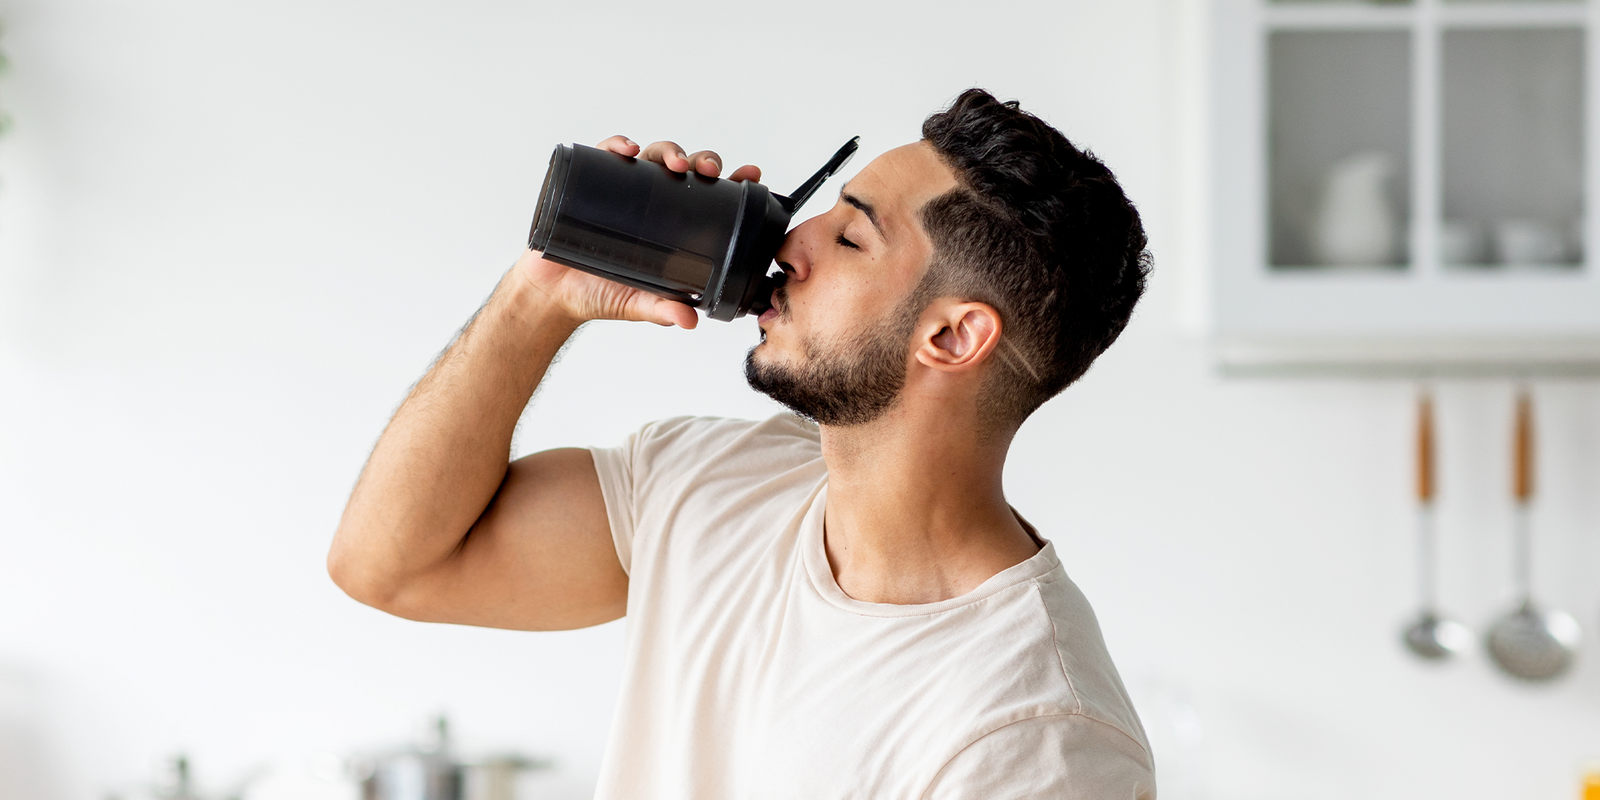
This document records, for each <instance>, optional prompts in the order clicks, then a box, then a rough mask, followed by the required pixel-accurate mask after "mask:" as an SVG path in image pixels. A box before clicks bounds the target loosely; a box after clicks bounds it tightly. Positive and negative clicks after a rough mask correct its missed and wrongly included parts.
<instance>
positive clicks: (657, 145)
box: [639, 142, 689, 172]
mask: <svg viewBox="0 0 1600 800" xmlns="http://www.w3.org/2000/svg"><path fill="white" fill-rule="evenodd" d="M639 157H640V158H644V159H647V160H649V161H654V162H656V163H657V164H662V165H664V166H666V168H667V169H670V170H672V171H673V172H688V171H689V157H688V156H686V155H684V154H683V148H682V147H679V146H678V143H677V142H652V143H650V145H648V146H647V147H645V149H644V150H642V151H641V152H640V153H639Z"/></svg>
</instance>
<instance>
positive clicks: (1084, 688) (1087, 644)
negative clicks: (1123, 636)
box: [1035, 566, 1148, 749]
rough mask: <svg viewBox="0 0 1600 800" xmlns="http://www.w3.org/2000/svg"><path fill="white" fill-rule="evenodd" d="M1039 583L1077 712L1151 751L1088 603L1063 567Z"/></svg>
mask: <svg viewBox="0 0 1600 800" xmlns="http://www.w3.org/2000/svg"><path fill="white" fill-rule="evenodd" d="M1035 585H1036V586H1037V587H1038V591H1039V595H1038V596H1039V601H1040V604H1041V605H1042V610H1043V612H1044V614H1045V615H1046V617H1047V618H1048V619H1049V620H1050V626H1051V629H1052V630H1051V632H1052V634H1053V636H1052V638H1053V641H1052V643H1051V644H1052V645H1053V648H1054V650H1055V655H1056V657H1057V659H1058V660H1059V665H1060V669H1061V672H1062V675H1063V676H1064V677H1065V678H1066V680H1067V683H1068V684H1069V685H1070V686H1071V689H1072V694H1073V702H1074V704H1075V706H1076V708H1074V709H1073V710H1074V711H1075V712H1076V713H1078V714H1081V715H1083V716H1085V717H1087V718H1089V719H1093V720H1096V721H1098V722H1101V723H1104V724H1106V725H1109V726H1111V727H1113V728H1116V729H1118V730H1120V731H1122V732H1123V733H1124V734H1126V735H1127V736H1129V737H1130V738H1132V739H1134V740H1135V741H1137V742H1139V743H1140V746H1142V747H1145V748H1146V749H1148V745H1147V744H1146V741H1145V735H1144V727H1143V726H1142V725H1141V724H1140V723H1139V716H1138V714H1137V713H1135V711H1134V709H1133V700H1132V698H1130V697H1129V696H1128V691H1127V689H1126V688H1125V687H1124V686H1123V684H1122V678H1121V676H1120V675H1119V674H1118V673H1117V668H1116V665H1115V664H1114V663H1112V661H1111V653H1110V652H1109V651H1108V650H1107V648H1106V643H1105V637H1104V636H1103V635H1102V634H1101V632H1100V622H1099V620H1098V619H1097V618H1096V617H1095V613H1094V609H1093V608H1092V607H1091V606H1090V605H1089V599H1088V598H1087V597H1084V595H1083V592H1082V591H1080V590H1079V589H1078V586H1077V584H1075V583H1073V582H1072V580H1071V579H1070V578H1068V577H1067V574H1066V571H1065V569H1064V568H1062V567H1059V566H1058V567H1057V568H1056V569H1054V570H1051V571H1050V572H1048V573H1046V574H1044V575H1042V576H1040V577H1039V578H1038V579H1037V580H1036V581H1035Z"/></svg>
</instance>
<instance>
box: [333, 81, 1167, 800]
mask: <svg viewBox="0 0 1600 800" xmlns="http://www.w3.org/2000/svg"><path fill="white" fill-rule="evenodd" d="M923 135H924V138H923V139H922V140H921V141H918V142H916V143H913V144H909V145H906V146H904V147H901V148H898V149H896V150H893V151H891V152H889V153H887V154H885V155H883V156H882V157H880V158H878V159H877V160H875V161H873V162H872V163H871V164H870V165H868V166H867V167H866V168H865V169H863V170H862V171H861V172H860V174H858V175H856V176H855V177H854V178H853V179H852V180H851V181H850V182H849V183H848V184H847V185H846V186H845V188H844V190H843V192H842V193H841V195H840V199H839V202H838V203H837V204H836V205H835V206H834V207H833V208H832V209H831V210H830V211H828V212H827V213H825V214H823V215H821V216H818V217H815V218H813V219H811V220H809V221H807V222H805V223H804V224H802V225H800V226H798V227H797V228H795V229H794V230H793V231H792V232H791V233H790V234H789V235H788V237H787V238H786V239H785V241H784V244H783V247H782V249H781V250H779V252H778V255H777V260H778V263H779V265H780V266H781V267H782V268H783V270H784V272H785V273H787V275H788V281H787V283H786V284H785V285H784V286H783V287H782V288H781V289H779V290H778V291H777V292H775V293H774V297H773V300H774V308H773V310H771V311H768V312H767V313H765V314H762V315H761V318H760V320H759V324H760V327H761V331H762V340H761V343H760V344H759V345H757V346H756V347H755V348H753V349H752V350H751V351H750V354H749V357H748V359H747V361H746V374H747V377H748V378H749V381H750V383H751V385H752V386H754V387H755V388H756V389H758V390H760V391H763V392H766V393H767V394H769V395H771V396H772V397H774V398H776V399H777V400H779V401H780V402H782V403H784V404H785V405H787V406H789V407H790V408H792V409H793V410H794V411H795V412H796V413H797V414H798V415H799V416H794V415H788V414H784V415H780V416H777V417H774V418H772V419H768V420H766V421H763V422H743V421H733V420H720V419H675V420H668V421H665V422H659V423H654V424H651V425H648V426H646V427H645V428H644V429H643V430H641V431H640V432H638V433H637V434H635V435H634V436H633V437H631V438H630V439H629V441H628V442H627V443H626V444H625V445H624V446H622V447H620V448H615V449H592V450H582V449H567V450H551V451H547V452H543V453H536V454H534V455H531V456H527V457H525V458H522V459H519V460H517V461H515V462H512V463H510V464H509V465H508V464H507V460H508V452H509V449H510V443H511V436H512V432H513V429H514V428H515V426H516V424H517V419H518V416H519V415H520V414H521V412H522V410H523V408H524V406H525V405H526V404H527V402H528V399H529V397H531V396H532V394H533V392H534V390H535V389H536V388H537V387H538V385H539V382H540V380H541V379H542V377H543V375H544V373H545V370H546V369H547V368H548V367H549V365H550V361H551V359H552V358H553V357H554V356H555V355H556V353H557V351H558V350H560V348H561V346H562V344H563V343H564V342H566V341H567V339H568V337H570V336H571V335H572V333H573V332H574V331H575V330H576V329H577V327H578V326H579V325H581V324H583V323H585V322H588V321H590V320H598V319H622V320H638V321H650V322H655V323H657V324H661V325H678V326H682V327H684V328H693V327H694V326H695V323H696V316H695V312H694V311H693V309H691V308H689V307H688V306H685V305H682V304H679V303H676V302H672V301H669V300H665V299H661V298H657V297H654V296H651V295H647V294H643V293H640V292H637V291H635V290H632V289H628V288H625V287H623V286H620V285H617V284H614V283H610V282H607V281H604V280H601V279H599V278H596V277H594V276H591V275H588V274H585V273H581V272H577V271H574V270H570V269H568V268H566V267H563V266H561V265H558V264H555V263H552V262H548V261H544V260H543V259H541V258H540V257H539V254H538V253H534V252H527V253H524V254H523V256H522V257H521V258H520V259H519V260H518V261H517V263H516V265H515V266H514V267H512V269H511V271H510V272H509V273H507V275H506V276H505V278H504V279H503V280H502V281H501V282H500V285H499V286H498V288H496V290H495V292H494V294H493V296H491V297H490V299H489V301H488V302H487V303H486V304H485V305H484V307H483V309H482V310H481V311H480V312H479V313H478V314H477V316H476V317H474V319H473V320H472V321H471V322H470V323H469V324H468V325H467V327H466V328H465V329H464V330H463V332H462V333H461V335H460V337H459V338H458V339H457V340H456V342H455V343H454V344H452V345H451V347H450V348H449V349H448V350H447V351H446V352H445V353H444V354H443V355H442V356H441V357H440V359H439V360H438V362H437V363H436V364H435V365H434V366H433V368H432V369H431V370H430V371H429V373H428V374H427V376H426V377H424V378H423V379H422V381H421V382H420V383H418V384H417V386H416V388H415V389H414V390H413V391H412V393H411V396H410V397H409V398H407V400H406V401H405V403H404V404H403V405H402V406H401V407H400V410H399V411H398V412H396V414H395V417H394V420H393V421H392V422H391V423H390V424H389V427H388V429H387V430H386V431H385V432H384V434H383V437H382V438H381V439H380V440H379V442H378V444H377V446H376V448H375V449H374V450H373V453H372V457H371V460H370V461H369V462H368V464H367V466H366V469H365V470H364V472H363V473H362V476H361V479H360V481H359V482H358V483H357V485H356V488H355V491H354V492H353V493H352V495H351V498H350V504H349V506H348V508H346V510H345V514H344V518H343V520H342V521H341V522H340V525H339V531H338V533H337V535H336V537H335V539H334V543H333V548H332V551H331V552H330V554H329V571H330V573H331V574H332V575H333V577H334V580H335V581H337V582H338V584H339V585H340V586H341V587H343V588H344V589H345V591H347V592H348V593H349V594H350V595H351V596H352V597H354V598H356V599H358V600H360V601H362V602H364V603H367V604H369V605H372V606H375V607H377V608H380V609H383V610H385V611H388V612H390V613H393V614H397V615H400V616H403V617H407V618H410V619H417V620H428V621H434V622H455V623H463V624H469V625H485V626H493V627H501V628H514V629H522V630H553V629H566V628H577V627H582V626H587V625H595V624H599V623H602V622H607V621H610V620H614V619H616V618H618V617H621V616H623V615H624V614H626V615H627V616H628V618H629V625H628V651H627V662H626V667H625V674H626V680H625V683H624V686H623V688H622V697H621V700H620V702H619V707H618V711H617V717H616V722H615V727H614V730H613V733H612V739H611V742H610V745H609V751H608V755H607V759H606V766H605V768H604V770H603V774H602V775H601V778H600V785H599V790H598V796H599V797H602V798H643V797H683V798H690V797H692V798H777V797H783V798H806V799H807V800H819V799H820V798H954V797H970V798H1010V797H1082V798H1109V797H1116V798H1150V797H1153V796H1154V778H1153V767H1152V763H1151V760H1150V754H1149V748H1148V745H1147V743H1146V741H1145V737H1144V733H1143V730H1142V729H1141V727H1140V725H1139V720H1138V717H1137V715H1136V714H1135V713H1134V710H1133V707H1132V704H1131V703H1130V702H1129V700H1128V697H1127V694H1126V692H1125V691H1124V690H1123V687H1122V684H1121V681H1120V680H1119V679H1118V677H1117V673H1116V669H1115V667H1114V666H1113V665H1112V663H1111V659H1110V657H1109V655H1107V653H1106V650H1105V645H1104V643H1103V641H1102V639H1101V636H1100V632H1099V628H1098V627H1097V624H1096V622H1095V618H1094V613H1093V611H1092V610H1091V609H1090V608H1089V605H1088V602H1087V601H1086V600H1085V599H1084V597H1083V596H1082V595H1081V594H1080V593H1079V592H1078V590H1077V588H1076V587H1075V586H1073V584H1072V582H1071V581H1070V580H1068V579H1067V576H1066V573H1065V571H1064V570H1063V567H1062V565H1061V563H1060V561H1059V560H1058V559H1057V557H1056V554H1055V551H1054V548H1053V547H1052V546H1051V545H1050V544H1049V543H1048V542H1046V541H1044V540H1043V539H1041V538H1040V536H1039V534H1038V532H1037V531H1035V530H1034V529H1033V528H1032V527H1031V526H1030V525H1029V524H1028V523H1027V522H1025V521H1024V520H1023V519H1022V517H1021V516H1019V515H1018V514H1017V513H1016V512H1014V511H1013V510H1012V509H1011V507H1010V506H1009V505H1007V503H1006V501H1005V497H1004V495H1003V493H1002V490H1001V469H1002V467H1003V466H1004V463H1005V456H1006V451H1007V449H1008V447H1009V445H1010V442H1011V439H1012V437H1013V435H1014V434H1015V433H1016V431H1017V428H1018V426H1019V425H1020V424H1021V423H1022V421H1023V419H1025V418H1026V417H1027V416H1028V415H1029V414H1030V413H1032V411H1033V410H1034V409H1035V408H1037V407H1038V406H1039V404H1041V403H1043V402H1044V401H1045V400H1046V399H1048V398H1050V397H1051V396H1053V395H1055V394H1056V393H1058V392H1060V391H1061V389H1062V388H1064V387H1065V386H1066V385H1067V384H1069V383H1071V382H1072V381H1074V380H1076V379H1077V378H1078V377H1079V376H1080V375H1082V374H1083V372H1084V370H1086V369H1087V368H1088V366H1089V363H1090V362H1091V361H1092V360H1093V359H1094V358H1095V357H1096V356H1097V355H1099V353H1100V352H1101V351H1103V350H1104V349H1105V348H1106V347H1107V346H1109V345H1110V344H1111V342H1112V341H1113V340H1115V339H1116V337H1117V335H1118V334H1119V333H1120V332H1121V330H1122V328H1123V326H1124V325H1125V324H1126V322H1127V319H1128V315H1129V314H1130V313H1131V312H1132V309H1133V306H1134V304H1135V302H1136V301H1137V300H1138V298H1139V295H1140V294H1141V293H1142V291H1143V289H1144V281H1145V275H1146V273H1147V271H1148V268H1149V267H1148V264H1149V256H1148V254H1147V253H1146V251H1145V237H1144V233H1143V230H1142V228H1141V225H1140V221H1139V216H1138V214H1137V212H1136V211H1135V210H1134V208H1133V206H1132V205H1131V204H1130V203H1129V202H1128V201H1127V199H1126V198H1125V197H1124V195H1123V193H1122V190H1121V188H1120V187H1119V186H1118V185H1117V183H1116V181H1115V179H1114V178H1113V177H1112V175H1111V173H1110V172H1109V171H1108V170H1107V169H1106V168H1105V167H1104V166H1103V165H1102V164H1101V163H1100V162H1099V161H1098V160H1096V159H1095V158H1094V157H1093V156H1091V155H1088V154H1087V153H1084V152H1081V151H1079V150H1077V149H1076V148H1074V147H1073V146H1072V145H1071V144H1070V143H1068V142H1067V140H1066V139H1065V138H1063V137H1062V136H1061V135H1060V134H1059V133H1057V132H1056V131H1055V130H1054V129H1052V128H1050V127H1049V126H1048V125H1046V124H1045V123H1043V122H1041V121H1040V120H1038V119H1037V118H1035V117H1033V116H1031V115H1029V114H1026V113H1024V112H1023V111H1021V110H1020V109H1019V108H1017V106H1016V104H1015V103H1000V102H998V101H996V100H995V99H994V98H993V97H991V96H990V95H988V94H987V93H985V92H982V91H979V90H970V91H968V92H966V93H964V94H962V95H961V96H960V97H959V98H958V99H957V100H956V101H955V103H954V104H953V105H952V106H951V108H950V109H948V110H947V111H945V112H943V113H939V114H935V115H933V116H931V117H929V118H928V120H927V121H926V122H925V123H924V125H923ZM602 146H603V147H605V148H608V149H610V150H612V151H615V152H618V153H623V154H625V155H630V156H632V155H638V156H640V157H642V158H647V159H650V160H652V161H657V162H660V163H662V164H664V165H666V166H667V168H669V169H672V170H675V171H678V172H684V171H687V170H689V169H695V170H697V171H699V172H701V173H703V174H707V175H716V174H718V173H720V172H721V159H720V158H719V157H718V156H717V155H716V154H715V153H712V152H709V151H702V152H699V153H695V154H694V155H692V156H686V155H685V154H684V152H683V150H682V149H680V148H679V147H678V146H677V145H675V144H673V143H671V142H658V143H656V144H653V145H650V146H649V147H646V148H643V149H642V150H641V148H640V147H639V146H638V145H635V144H633V143H632V142H630V141H628V140H627V139H624V138H622V137H613V138H611V139H609V140H607V141H606V142H604V143H603V144H602ZM729 177H730V178H732V179H735V180H743V179H752V180H754V179H759V177H760V172H759V170H757V169H756V168H754V167H750V166H745V167H740V168H739V169H738V170H735V171H734V172H733V173H732V174H731V175H730V176H729ZM801 417H805V418H808V419H809V420H812V421H814V424H812V423H811V422H807V421H803V420H802V419H801Z"/></svg>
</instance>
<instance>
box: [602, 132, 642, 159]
mask: <svg viewBox="0 0 1600 800" xmlns="http://www.w3.org/2000/svg"><path fill="white" fill-rule="evenodd" d="M596 146H597V147H599V148H600V149H601V150H609V151H611V152H613V153H621V154H622V155H625V156H636V155H638V154H639V145H638V143H637V142H635V141H633V140H632V139H629V138H628V137H626V136H623V135H622V134H620V133H619V134H617V135H616V136H612V137H611V138H609V139H606V140H605V141H603V142H601V143H600V144H598V145H596Z"/></svg>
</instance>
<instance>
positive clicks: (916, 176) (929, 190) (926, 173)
mask: <svg viewBox="0 0 1600 800" xmlns="http://www.w3.org/2000/svg"><path fill="white" fill-rule="evenodd" d="M957 185H958V182H957V181H956V176H955V173H954V172H952V171H951V170H950V167H949V166H947V165H946V164H945V163H944V161H943V159H941V158H939V154H938V152H937V151H935V150H934V149H933V145H930V144H928V143H927V142H926V141H919V142H913V143H911V144H908V145H902V146H900V147H896V148H895V149H893V150H890V151H889V152H887V153H884V154H883V155H881V156H878V157H877V158H875V159H873V160H872V163H870V164H868V165H867V166H866V167H865V168H863V169H862V170H861V172H859V173H857V174H856V176H855V177H854V178H851V179H850V183H848V184H846V185H845V187H844V194H848V195H850V196H852V197H855V198H858V199H860V200H861V201H862V202H864V203H866V204H868V205H870V206H871V207H872V208H873V209H874V211H875V212H876V214H877V216H878V217H879V221H880V222H881V223H882V224H883V227H884V232H885V233H886V234H888V236H889V237H890V238H894V237H895V236H896V234H903V233H905V232H906V231H904V230H900V229H902V228H905V227H906V226H907V225H909V226H911V230H915V231H918V232H920V231H921V229H922V224H921V221H920V216H919V213H920V212H921V211H922V207H923V206H924V205H926V204H927V202H928V201H929V200H932V199H934V198H936V197H938V196H940V195H943V194H945V193H946V192H949V191H950V190H952V189H955V188H956V187H957Z"/></svg>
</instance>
